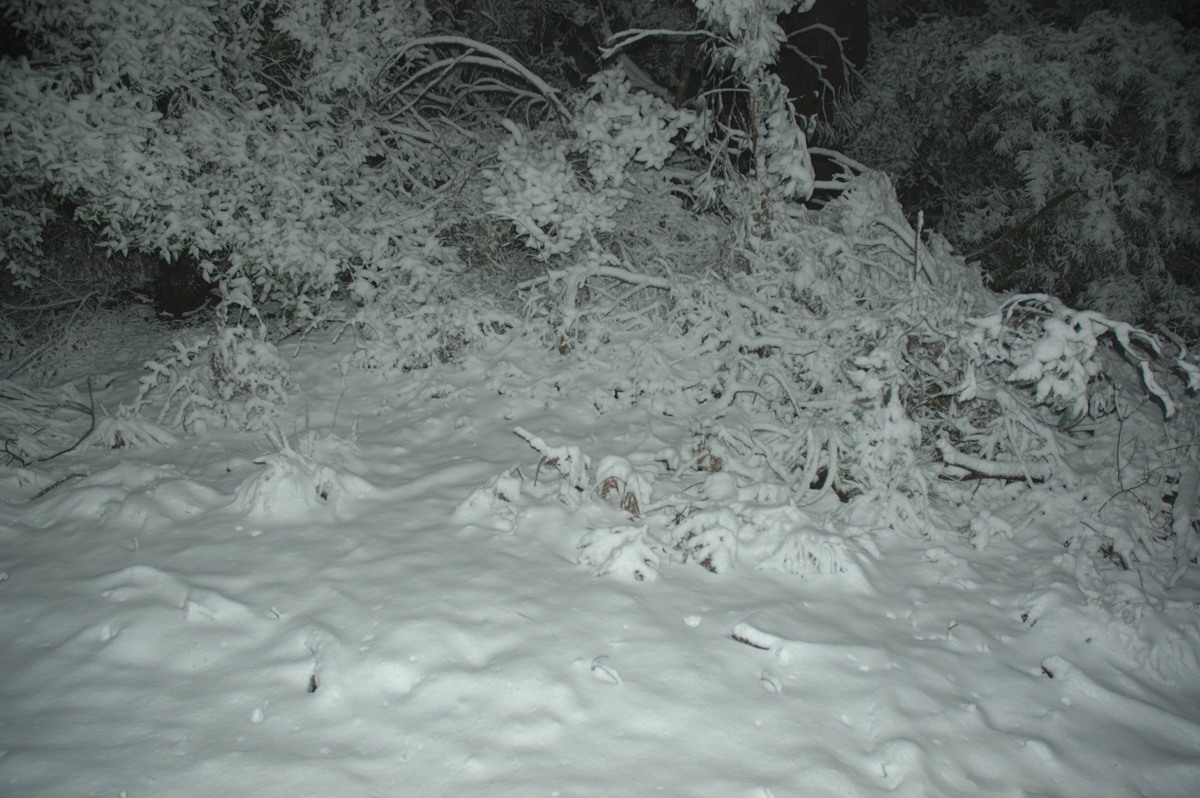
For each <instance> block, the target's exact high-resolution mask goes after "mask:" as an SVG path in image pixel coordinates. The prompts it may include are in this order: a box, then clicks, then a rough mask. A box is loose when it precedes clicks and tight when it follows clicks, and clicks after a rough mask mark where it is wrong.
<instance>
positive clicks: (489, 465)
mask: <svg viewBox="0 0 1200 798" xmlns="http://www.w3.org/2000/svg"><path fill="white" fill-rule="evenodd" d="M126 334H130V331H129V330H126ZM345 347H346V344H345V343H344V342H343V343H342V344H333V343H320V342H314V341H310V342H308V343H305V344H303V345H302V346H301V347H300V348H299V351H298V353H296V354H295V355H294V357H293V361H292V363H291V368H292V381H293V383H294V386H295V396H296V400H295V401H294V406H293V408H292V411H291V414H292V415H293V416H294V421H293V422H292V423H293V426H292V427H290V428H287V429H283V430H281V431H282V433H283V436H285V437H286V443H285V442H284V441H283V440H282V439H281V436H280V435H279V434H276V435H275V436H274V439H275V440H274V445H272V444H271V443H269V442H268V441H267V439H266V438H265V437H262V436H253V435H246V434H244V433H235V432H232V431H221V430H216V431H210V432H209V434H208V435H206V436H204V437H202V438H186V437H185V438H180V439H179V440H177V441H175V442H174V443H169V444H167V445H165V446H161V447H154V448H121V449H101V448H90V449H88V450H86V451H83V452H77V453H72V454H70V455H67V456H64V457H62V458H59V459H57V460H55V461H51V462H50V463H47V464H45V465H44V466H42V467H41V468H40V469H37V470H35V471H26V470H21V469H16V468H10V469H8V470H7V471H6V473H5V474H4V477H3V496H2V499H3V510H2V511H0V512H2V516H3V522H2V523H0V572H2V573H0V579H2V580H3V581H0V662H2V663H3V673H4V678H3V679H0V706H2V707H3V711H2V712H0V792H3V794H5V795H7V796H14V798H17V797H19V796H51V795H60V796H68V795H70V796H128V798H144V797H148V796H170V798H207V797H208V796H214V795H254V796H263V797H264V798H269V797H270V796H280V797H284V796H286V798H300V797H302V796H400V795H405V796H514V797H515V796H521V798H525V797H526V796H536V795H545V796H598V795H606V796H646V795H669V796H693V795H694V796H758V797H759V798H765V797H766V796H775V798H784V796H804V797H805V798H813V797H815V796H830V797H833V796H838V797H841V796H875V795H879V796H883V795H903V796H964V795H1000V796H1021V795H1041V796H1133V795H1145V796H1189V795H1194V794H1195V789H1196V785H1197V784H1200V677H1198V675H1197V674H1198V673H1200V660H1198V657H1197V652H1198V651H1200V645H1198V640H1200V636H1198V635H1197V614H1196V609H1195V607H1194V605H1192V604H1191V603H1189V602H1186V601H1181V602H1178V605H1177V606H1164V607H1161V608H1145V609H1143V610H1142V611H1141V612H1139V613H1136V616H1137V617H1129V618H1125V619H1122V618H1118V617H1116V616H1114V615H1113V614H1112V611H1111V609H1107V608H1106V607H1111V606H1112V602H1108V603H1105V602H1099V601H1095V600H1092V599H1093V598H1094V597H1090V596H1089V595H1088V594H1087V591H1086V590H1081V588H1080V585H1081V584H1086V580H1084V581H1083V582H1081V579H1080V575H1079V573H1078V572H1077V571H1078V569H1080V568H1082V567H1083V566H1084V564H1086V563H1089V562H1090V560H1088V559H1086V558H1083V557H1077V556H1076V553H1075V552H1072V551H1070V550H1068V549H1064V548H1063V546H1062V540H1061V537H1062V535H1061V531H1062V528H1063V527H1064V526H1065V525H1069V524H1072V523H1075V522H1076V521H1077V519H1074V518H1071V517H1069V515H1068V514H1067V513H1068V512H1069V511H1068V510H1066V509H1064V508H1069V507H1070V506H1071V505H1070V502H1069V501H1067V500H1065V499H1064V500H1062V501H1057V502H1054V501H1042V502H1040V503H1038V502H1035V501H1034V500H1033V499H1030V498H1029V496H1028V493H1025V494H1021V495H1019V493H1020V492H1019V491H1017V490H1015V489H1014V491H1013V493H1012V494H1011V495H1010V496H1007V497H1006V496H1005V495H1004V494H1003V492H1002V491H1001V490H1000V489H998V488H997V489H990V488H989V489H988V490H991V492H987V491H986V490H985V491H981V494H980V498H979V499H978V500H977V501H976V502H975V503H974V504H970V505H965V506H963V507H957V508H955V507H951V506H949V505H946V506H934V507H931V508H930V510H929V512H928V513H927V514H926V515H925V517H924V518H923V523H924V524H925V525H926V526H925V527H924V528H923V529H919V530H915V531H914V530H910V531H909V532H908V533H901V532H897V531H895V530H894V529H891V528H889V525H888V520H889V519H888V518H887V517H886V509H884V510H880V511H879V512H878V513H875V514H874V516H871V514H870V513H867V514H866V515H862V513H861V512H860V516H861V517H860V518H859V519H858V521H859V523H858V524H857V525H854V524H851V523H849V521H847V523H846V524H845V525H843V526H842V527H840V528H837V527H836V526H835V525H832V524H831V523H830V522H829V519H830V518H833V517H836V510H837V508H836V507H827V506H824V505H821V506H818V507H812V508H807V509H805V510H803V511H801V510H798V509H795V508H793V509H792V510H789V511H784V510H783V509H779V510H778V512H775V513H774V514H772V511H771V509H770V503H769V501H766V500H764V499H763V497H761V496H759V497H756V498H755V497H747V495H746V492H745V490H741V489H740V487H739V484H738V481H737V480H736V479H733V478H732V477H728V478H727V475H725V476H722V472H720V471H713V469H712V468H711V465H712V464H711V463H709V464H707V466H708V467H705V468H702V469H700V468H692V469H690V470H688V469H683V468H681V469H678V470H676V471H674V472H671V471H668V470H667V466H668V464H669V463H670V460H671V458H670V456H669V452H672V451H676V452H678V451H686V450H687V449H688V447H689V446H691V445H693V441H692V438H691V435H692V433H691V431H690V428H689V422H690V421H691V420H692V419H691V418H689V415H690V414H692V415H694V414H696V413H698V412H699V411H700V410H701V409H702V408H701V407H692V408H690V409H689V408H686V407H682V406H681V407H678V408H675V409H674V412H672V413H669V414H668V413H665V412H664V411H663V409H662V408H653V407H645V406H640V405H638V404H636V403H634V402H633V401H629V400H622V399H621V396H620V395H619V392H618V393H616V395H615V398H614V389H613V387H612V380H611V379H610V376H611V375H606V374H605V373H603V372H597V371H595V370H594V368H592V367H587V366H585V365H583V364H582V363H581V362H577V361H575V360H573V359H571V358H569V357H566V358H564V357H563V356H562V355H561V354H559V353H558V352H557V351H550V352H547V351H545V347H542V346H539V345H537V344H536V343H534V342H531V341H526V340H523V339H520V338H515V339H514V340H513V341H511V342H507V343H505V344H504V345H503V346H497V347H494V348H493V349H491V350H489V351H485V352H481V353H479V354H475V355H471V356H469V357H468V358H467V359H466V360H465V361H464V362H462V363H460V364H458V365H452V366H444V367H439V368H435V369H429V370H425V371H417V372H410V373H408V374H399V373H393V374H390V375H382V374H380V373H375V372H369V371H363V370H349V371H347V370H345V369H342V368H339V367H338V365H337V364H338V363H339V362H341V360H342V358H344V357H345V356H346V354H347V352H346V351H345ZM137 349H138V347H134V348H133V349H132V350H131V351H137ZM123 357H126V355H123V353H122V350H121V349H119V348H116V347H114V346H108V347H107V348H105V347H102V346H100V344H99V343H98V344H97V348H96V349H94V350H93V351H91V352H90V353H89V354H88V359H87V361H86V364H85V365H87V366H88V368H89V369H90V370H91V373H98V372H103V373H109V374H111V375H114V378H113V379H110V380H109V381H107V383H105V384H106V385H107V386H108V387H107V388H103V389H101V388H98V389H97V391H98V392H97V396H96V399H97V401H98V402H100V403H103V402H104V401H106V400H107V401H109V402H111V403H113V404H115V403H116V402H119V401H120V400H122V399H127V398H128V396H129V394H130V393H131V391H132V387H131V386H132V382H133V379H134V377H135V376H136V370H135V369H132V368H130V367H129V366H130V364H127V363H125V362H124V361H123V360H122V358H123ZM132 365H136V364H132ZM121 374H124V375H125V376H124V377H123V378H120V379H118V378H116V376H117V375H121ZM600 397H605V400H601V399H600ZM649 404H652V403H649ZM85 426H86V424H85ZM517 428H520V429H521V430H523V431H524V432H525V433H527V434H528V435H530V436H534V437H536V438H538V439H540V441H541V442H542V443H543V444H544V445H546V446H550V447H554V446H564V447H575V448H574V449H571V450H570V451H574V452H577V453H578V454H577V455H576V456H577V457H579V458H582V457H587V458H589V460H590V462H591V463H592V464H595V467H594V468H593V469H592V470H591V471H590V472H588V474H589V475H590V476H588V477H587V478H589V479H595V480H598V479H599V476H598V474H599V472H600V471H601V470H602V469H601V468H600V465H599V464H600V463H601V462H602V461H603V462H607V463H608V467H607V468H608V471H609V472H610V473H614V474H617V475H618V476H619V478H620V479H619V484H620V486H622V487H624V486H628V485H634V486H637V487H638V489H639V490H640V491H641V493H642V494H643V495H642V496H640V497H638V498H639V500H640V501H641V502H642V503H643V504H644V505H649V504H650V503H653V502H654V501H655V496H654V495H653V492H654V489H655V485H656V484H658V485H665V484H667V483H671V484H672V485H674V490H675V492H669V491H668V492H664V493H663V494H662V495H667V496H678V495H687V492H688V491H692V492H693V493H695V495H697V496H706V497H707V502H708V505H707V506H708V507H709V508H710V511H712V512H715V509H714V505H716V504H720V503H722V502H723V506H724V509H726V510H728V511H729V512H730V513H731V515H730V516H729V517H733V518H735V519H738V518H741V519H745V518H747V517H750V515H749V513H748V510H747V509H746V508H747V507H749V506H750V505H751V504H753V507H754V508H756V509H755V512H756V513H757V515H756V516H755V517H758V518H767V517H770V518H773V519H774V521H772V524H774V526H772V525H771V524H768V523H765V522H764V524H762V526H761V529H758V528H756V530H757V531H756V530H750V532H748V533H746V534H744V535H743V536H742V537H743V539H742V540H741V541H740V542H739V545H740V548H738V549H737V551H735V552H733V553H732V554H730V558H731V559H730V562H729V566H730V567H728V568H725V569H723V572H721V573H715V574H714V573H711V572H710V571H709V570H706V569H705V568H703V567H700V566H699V564H698V562H697V558H696V557H692V558H690V561H689V562H687V563H682V562H678V560H682V559H684V556H683V554H684V552H683V551H681V550H680V549H675V548H672V547H671V545H670V537H669V535H667V533H666V531H665V530H664V529H662V528H658V529H655V528H653V526H652V525H649V526H650V528H649V529H646V530H643V532H642V533H640V534H641V537H640V538H639V537H638V536H637V535H632V534H626V537H625V538H621V541H625V543H626V544H627V545H629V546H633V548H632V549H631V550H629V551H626V552H625V554H626V555H629V556H632V557H633V558H634V559H633V562H635V563H636V562H637V558H638V557H641V558H642V559H641V562H642V564H643V565H646V568H645V569H643V570H644V572H639V571H638V568H636V567H626V566H627V565H628V561H623V560H622V559H621V556H620V555H621V545H620V543H621V541H617V542H615V543H614V542H613V540H612V538H611V537H610V536H617V537H620V536H621V535H622V534H623V533H622V532H621V530H622V529H625V530H628V529H630V528H636V527H637V526H638V518H637V517H635V513H634V512H631V508H630V507H629V506H628V505H626V506H625V507H624V508H622V507H621V506H620V505H621V502H620V501H618V500H614V498H613V496H612V495H608V496H607V498H608V501H605V500H604V499H602V498H601V495H600V494H601V493H611V492H607V491H604V490H603V489H602V485H601V484H599V482H597V484H586V485H580V487H582V488H583V490H575V486H573V485H567V487H566V488H565V489H562V486H561V484H560V483H561V480H562V479H563V477H562V476H561V474H560V470H559V469H558V468H556V467H555V466H556V464H555V463H554V462H551V460H550V459H543V458H542V457H541V455H539V452H538V451H536V450H535V449H534V448H532V447H531V446H530V444H529V443H528V442H527V441H526V440H523V439H522V437H521V436H519V435H517V434H514V430H515V429H517ZM561 451H565V450H560V453H561ZM618 458H619V459H618ZM660 458H661V459H660ZM614 464H616V465H614ZM616 466H620V468H617V470H616V471H614V470H613V469H614V468H616ZM621 469H624V470H623V471H622V470H621ZM60 477H61V478H65V480H64V481H63V482H62V483H61V484H59V485H57V486H55V487H53V488H52V489H50V490H48V491H45V493H44V494H43V495H41V496H40V497H38V494H39V492H40V491H43V490H44V489H45V488H47V487H49V486H50V485H51V484H52V483H53V481H54V480H55V479H57V478H60ZM582 478H583V477H581V479H582ZM639 480H640V481H639ZM613 484H617V483H615V482H614V483H610V487H611V486H612V485H613ZM617 492H620V491H617ZM572 494H577V495H572ZM646 494H650V495H646ZM35 497H36V498H35ZM751 498H754V501H753V502H751ZM829 500H830V501H833V502H835V503H836V499H835V498H832V497H830V498H829ZM739 508H740V510H739ZM646 509H648V508H647V507H638V508H637V510H638V511H644V510H646ZM831 511H832V512H833V513H834V514H833V515H831V514H830V512H831ZM850 520H853V519H850ZM906 525H907V526H911V523H909V522H906ZM771 535H775V536H776V537H775V538H771V539H772V540H774V541H776V543H773V544H772V547H774V548H771V547H767V546H766V544H765V543H763V545H762V546H758V545H757V544H756V542H755V541H756V540H759V541H760V542H762V540H761V539H762V537H763V536H768V537H769V536H771ZM781 536H782V537H781ZM785 539H786V540H791V541H792V547H793V549H792V550H793V553H794V554H795V557H796V558H799V561H800V562H801V565H803V564H804V563H807V567H795V568H791V569H788V568H779V567H773V566H772V560H771V557H770V555H771V551H776V550H777V549H778V546H777V543H778V541H779V540H785ZM598 540H600V541H601V542H603V541H608V544H606V547H605V548H604V552H606V553H607V554H606V556H607V555H612V556H607V559H605V558H604V557H600V556H596V557H593V558H592V559H589V558H588V557H587V556H582V560H583V563H584V564H583V565H581V564H580V562H579V561H580V560H581V555H586V554H587V552H588V549H587V548H584V549H582V550H581V549H580V545H581V542H582V543H585V544H586V543H589V542H590V543H591V544H593V545H599V544H597V541H598ZM769 548H770V549H771V550H768V549H769ZM614 552H615V554H614ZM630 552H632V554H630ZM822 552H824V554H822ZM776 553H778V552H777V551H776ZM646 557H651V558H653V557H657V558H658V560H657V562H654V563H652V564H653V565H654V566H655V567H654V568H652V569H651V568H650V567H649V565H647V563H646V559H645V558H646ZM672 560H675V561H672ZM605 562H607V563H609V564H610V565H613V564H614V563H616V565H615V566H614V567H612V568H610V569H609V570H610V571H611V573H608V574H606V575H603V576H599V577H597V576H595V575H593V572H594V571H598V570H604V569H603V568H597V567H596V566H597V564H598V563H599V564H603V563H605ZM622 562H625V565H621V563H622ZM589 564H590V565H591V566H592V567H590V568H589V567H588V565H589ZM776 564H778V563H776ZM789 570H790V571H796V572H789ZM638 576H642V577H643V578H642V579H638V578H637V577H638Z"/></svg>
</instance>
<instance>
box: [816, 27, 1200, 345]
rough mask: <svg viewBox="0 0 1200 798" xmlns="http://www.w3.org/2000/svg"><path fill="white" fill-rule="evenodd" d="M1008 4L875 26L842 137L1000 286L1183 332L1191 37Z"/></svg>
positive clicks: (1190, 331) (1194, 60)
mask: <svg viewBox="0 0 1200 798" xmlns="http://www.w3.org/2000/svg"><path fill="white" fill-rule="evenodd" d="M1019 7H1020V8H1023V9H1024V13H1015V14H1014V13H1008V12H1005V13H1003V14H1000V13H998V12H995V11H991V12H988V13H985V14H983V15H981V16H975V17H962V18H953V17H950V18H938V19H932V20H922V21H921V22H920V23H919V24H915V25H912V26H911V27H906V28H900V29H892V30H888V29H886V28H884V27H880V28H879V29H877V31H876V33H877V35H875V36H874V37H873V40H872V59H871V65H870V67H869V69H868V71H867V80H866V84H865V86H864V88H863V91H862V92H861V94H860V96H859V98H858V99H857V100H856V101H854V102H853V103H852V104H850V105H849V106H848V108H847V109H846V111H845V116H844V118H843V119H842V120H841V124H840V131H839V133H840V135H841V137H842V139H843V140H844V141H845V142H846V144H845V146H846V147H847V151H848V152H850V153H851V154H852V155H854V156H855V157H856V158H859V159H860V160H864V161H866V162H868V163H870V164H872V166H874V167H876V168H880V169H883V170H885V171H888V172H889V173H891V174H892V175H894V176H895V177H896V179H897V180H898V182H899V184H900V186H901V188H902V192H903V194H904V195H905V197H906V200H907V201H908V203H909V204H910V205H911V206H913V207H914V209H915V208H924V209H925V210H926V212H927V213H930V215H931V216H932V217H934V218H936V219H937V225H938V227H939V229H940V230H941V231H942V232H943V233H944V234H946V235H947V236H948V237H949V238H950V239H951V240H953V241H954V242H955V244H956V245H957V246H958V247H959V248H960V249H961V250H962V251H964V252H968V253H972V257H977V258H979V259H980V260H981V262H983V263H984V264H985V266H986V267H987V268H988V270H989V272H990V273H991V275H992V276H993V278H994V279H995V280H996V283H997V285H999V286H1000V287H1002V288H1006V289H1007V288H1018V289H1020V290H1024V291H1031V292H1044V293H1055V294H1058V295H1060V296H1061V297H1063V299H1064V300H1065V301H1067V302H1068V303H1070V304H1075V303H1078V302H1083V303H1085V305H1086V306H1087V307H1090V308H1092V309H1096V310H1100V311H1102V312H1104V313H1106V314H1108V315H1110V316H1114V317H1117V318H1123V319H1125V320H1127V321H1130V322H1133V323H1137V324H1142V325H1149V326H1154V325H1156V324H1165V325H1166V326H1168V327H1169V328H1171V329H1174V330H1175V331H1177V332H1178V333H1179V334H1181V335H1183V336H1184V337H1185V338H1188V339H1189V340H1192V341H1195V340H1196V339H1197V336H1198V335H1200V316H1198V315H1197V313H1196V307H1197V306H1198V305H1200V301H1198V300H1197V293H1196V292H1197V289H1198V287H1200V286H1198V285H1197V283H1196V281H1195V279H1194V277H1193V276H1192V275H1191V272H1192V271H1194V270H1192V269H1190V267H1189V265H1188V264H1189V263H1191V262H1194V259H1195V258H1194V255H1192V254H1189V253H1190V252H1191V251H1193V250H1194V249H1195V248H1196V246H1197V245H1198V244H1200V222H1197V218H1198V217H1197V203H1198V201H1200V190H1198V184H1197V182H1196V179H1195V167H1196V163H1197V156H1198V155H1200V135H1198V133H1197V130H1198V128H1197V125H1196V119H1197V115H1198V114H1200V88H1198V86H1197V81H1196V80H1195V79H1194V76H1195V74H1196V73H1197V71H1200V47H1198V46H1197V40H1196V37H1195V35H1194V33H1193V32H1187V31H1185V30H1183V29H1182V28H1181V27H1180V26H1179V25H1178V24H1177V23H1174V22H1173V21H1170V20H1169V19H1166V18H1164V19H1162V20H1158V21H1144V22H1134V21H1132V20H1131V19H1129V18H1128V17H1124V16H1115V15H1113V14H1110V13H1107V12H1097V13H1094V14H1091V15H1089V16H1087V17H1086V18H1083V19H1082V20H1081V21H1079V22H1077V23H1076V24H1074V25H1073V26H1071V27H1061V28H1060V27H1054V26H1052V25H1050V24H1044V23H1040V22H1039V21H1038V19H1037V17H1036V16H1035V14H1034V13H1033V9H1032V8H1030V7H1025V6H1023V4H1019ZM1172 297H1174V298H1176V301H1171V299H1172Z"/></svg>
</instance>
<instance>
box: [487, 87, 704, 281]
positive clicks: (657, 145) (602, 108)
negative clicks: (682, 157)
mask: <svg viewBox="0 0 1200 798" xmlns="http://www.w3.org/2000/svg"><path fill="white" fill-rule="evenodd" d="M591 84H592V87H591V89H590V90H589V91H588V92H586V93H584V94H582V95H580V96H578V97H577V99H576V107H575V109H574V114H573V116H572V118H571V120H570V122H569V123H568V127H569V129H568V131H567V132H566V135H565V136H560V135H558V133H557V132H556V131H555V130H554V129H553V127H551V128H550V129H548V130H543V131H541V132H534V131H529V130H525V129H522V128H521V127H520V126H518V125H517V124H516V123H515V122H510V121H506V122H505V125H506V127H507V128H508V130H509V132H510V133H511V138H509V139H508V140H506V141H504V142H503V143H502V144H501V145H500V148H499V152H498V153H497V156H498V162H499V163H498V166H497V167H496V168H495V169H492V170H488V171H487V172H486V173H485V177H486V178H487V180H488V184H487V187H486V188H485V190H484V196H485V198H486V199H487V200H488V202H489V203H490V204H491V206H492V212H493V213H495V214H496V215H497V216H500V217H502V218H504V219H508V220H510V221H511V222H512V223H513V225H514V229H515V230H516V232H517V234H518V235H519V236H520V237H521V238H522V239H523V240H524V241H525V243H526V245H527V246H529V247H530V248H532V249H534V250H535V251H536V252H537V253H538V256H539V257H541V258H542V259H544V260H549V259H551V258H553V257H555V256H559V255H565V254H567V253H570V252H571V251H573V250H574V249H575V248H576V247H577V246H578V245H579V244H580V243H581V242H583V243H584V246H585V247H586V245H587V244H588V243H589V242H592V241H594V240H595V239H596V238H597V237H598V236H602V235H604V234H606V233H611V232H612V231H613V230H614V229H615V226H616V223H617V222H616V217H617V214H618V213H619V212H620V211H621V210H622V208H624V206H625V205H626V204H627V203H628V201H629V199H630V190H631V189H630V186H629V184H630V182H631V181H632V180H634V179H635V176H636V175H637V174H638V173H640V172H641V171H642V170H645V169H661V168H662V167H663V165H664V163H665V162H666V160H667V158H668V157H669V156H671V155H672V154H673V153H674V152H675V145H674V144H673V143H672V139H673V138H674V137H675V136H676V134H677V133H678V132H679V131H680V130H681V129H682V128H684V127H685V126H686V125H688V124H689V122H690V121H691V115H690V114H688V113H687V112H685V111H680V110H678V109H674V108H672V107H671V106H669V105H667V104H666V103H664V102H663V101H662V100H659V99H657V98H654V97H651V96H650V95H649V94H646V93H645V92H640V91H633V90H631V88H630V86H629V83H628V81H627V80H625V78H624V77H623V75H622V73H621V72H619V71H618V70H609V71H606V72H602V73H600V74H599V75H596V76H595V77H593V78H592V79H591Z"/></svg>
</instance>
